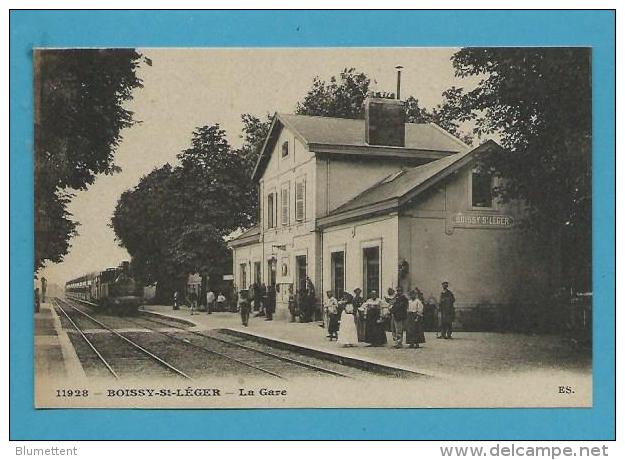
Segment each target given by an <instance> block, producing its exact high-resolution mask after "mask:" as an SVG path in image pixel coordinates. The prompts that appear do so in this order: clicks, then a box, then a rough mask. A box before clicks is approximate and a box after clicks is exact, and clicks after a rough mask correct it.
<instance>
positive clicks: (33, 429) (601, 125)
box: [10, 11, 615, 440]
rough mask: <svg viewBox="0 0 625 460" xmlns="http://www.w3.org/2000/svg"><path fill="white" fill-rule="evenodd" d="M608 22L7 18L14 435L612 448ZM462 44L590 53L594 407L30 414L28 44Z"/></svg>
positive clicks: (279, 14) (530, 14)
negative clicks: (587, 442) (589, 442)
mask: <svg viewBox="0 0 625 460" xmlns="http://www.w3.org/2000/svg"><path fill="white" fill-rule="evenodd" d="M614 20H615V14H614V13H613V12H612V11H564V12H563V11H541V12H539V11H513V12H504V11H456V12H447V11H410V12H409V11H399V12H398V11H382V12H381V11H362V12H348V11H338V12H294V11H256V12H233V11H226V12H206V11H205V12H198V11H149V12H146V11H129V12H122V11H30V12H29V11H13V12H12V13H11V16H10V25H11V29H10V38H11V45H10V47H11V48H10V49H11V54H10V77H11V92H10V110H11V112H10V113H11V115H10V118H11V130H10V133H11V139H10V175H11V184H10V190H11V196H10V230H11V241H10V255H11V260H10V273H11V280H10V287H11V297H10V299H11V300H10V302H11V304H10V312H11V320H10V328H11V337H10V345H11V352H10V371H11V372H10V383H11V395H10V402H11V417H10V436H11V439H13V440H28V439H249V438H254V439H335V438H340V439H346V438H348V439H349V438H352V439H612V438H614V436H615V412H614V410H615V409H614V395H615V393H614V391H615V387H614V372H615V368H614V366H615V359H614V358H615V349H614V344H615V340H614V339H615V337H614V331H615V317H614V313H615V310H614V308H615V298H614V289H615V278H614V269H615V266H614V262H615V259H614V254H615V253H614V241H615V240H614V237H615V227H614V222H615V215H614V203H615V202H614V199H615V195H614V192H615V188H614V180H615V170H614V163H615V137H614V136H615V131H614V129H615V122H614V120H615V105H614V95H615V80H614V66H615V61H614V59H615V41H614V39H615V28H614ZM471 45H473V46H519V45H521V46H592V47H593V76H592V81H593V197H594V200H593V229H594V231H593V245H594V246H593V247H594V254H593V255H594V257H593V276H594V289H593V292H594V337H595V339H594V349H593V359H594V387H593V394H594V407H593V408H592V409H495V410H489V409H446V410H445V409H440V410H439V409H357V410H354V409H352V410H344V409H343V410H338V409H323V410H321V409H297V410H291V409H288V410H284V409H282V410H230V411H228V410H189V411H185V410H169V411H166V412H165V411H162V410H81V409H73V410H35V409H34V408H33V346H32V342H33V340H32V337H33V335H32V329H33V317H32V277H33V274H32V260H33V236H32V235H33V209H32V204H31V203H32V200H33V196H32V193H33V183H32V182H33V171H32V164H33V149H32V144H33V115H32V67H31V66H32V64H31V50H32V48H33V47H38V46H42V47H45V46H53V47H76V46H79V47H98V46H106V47H156V46H176V47H181V46H196V47H202V46H204V47H211V46H215V47H217V46H230V47H235V46H236V47H254V46H255V47H260V46H282V47H284V46H299V47H310V46H471Z"/></svg>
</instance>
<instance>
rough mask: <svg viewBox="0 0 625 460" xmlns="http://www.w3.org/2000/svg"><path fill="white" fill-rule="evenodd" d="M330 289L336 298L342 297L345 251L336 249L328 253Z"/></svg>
mask: <svg viewBox="0 0 625 460" xmlns="http://www.w3.org/2000/svg"><path fill="white" fill-rule="evenodd" d="M330 265H331V272H332V273H331V289H332V293H333V294H334V296H335V297H336V298H337V299H340V298H341V297H343V292H344V291H345V252H344V251H337V252H333V253H332V254H331V255H330Z"/></svg>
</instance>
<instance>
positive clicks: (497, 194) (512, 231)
mask: <svg viewBox="0 0 625 460" xmlns="http://www.w3.org/2000/svg"><path fill="white" fill-rule="evenodd" d="M591 54H592V53H591V48H571V47H569V48H567V47H551V48H533V47H524V48H514V47H508V48H497V47H492V48H488V47H486V48H470V47H468V48H463V47H459V48H273V49H272V48H136V49H135V48H124V49H108V48H107V49H104V48H103V49H91V48H88V49H72V48H62V49H59V48H37V49H35V50H34V58H33V64H34V82H33V88H34V104H35V105H34V114H35V117H34V120H33V121H34V124H35V139H34V141H35V142H34V145H35V190H34V192H35V228H34V232H35V267H34V292H35V305H34V309H35V328H34V329H35V333H34V337H33V340H34V350H35V353H34V356H35V362H34V363H33V365H34V369H35V389H34V395H33V398H34V402H35V406H36V407H37V408H84V407H90V408H103V407H106V408H135V407H141V408H282V407H284V408H471V407H487V408H516V407H527V408H530V407H541V408H542V407H592V406H593V397H592V394H593V391H592V390H593V385H592V371H593V363H592V348H593V346H592V344H593V342H592V334H591V330H592V327H591V326H592V305H593V293H592V283H591V269H592V264H591V259H592V250H591V235H592V222H591V215H592V212H591V210H592V194H591V188H592V187H591V184H592V175H591V157H592V151H591V139H592V131H591V117H592V108H591V102H592V97H591V94H592V93H591Z"/></svg>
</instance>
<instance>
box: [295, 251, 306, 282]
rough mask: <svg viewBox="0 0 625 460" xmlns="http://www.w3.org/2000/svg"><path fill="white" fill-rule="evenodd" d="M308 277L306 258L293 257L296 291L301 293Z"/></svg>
mask: <svg viewBox="0 0 625 460" xmlns="http://www.w3.org/2000/svg"><path fill="white" fill-rule="evenodd" d="M307 275H308V260H307V259H306V256H295V276H296V289H297V290H298V291H302V290H304V289H305V288H306V276H307Z"/></svg>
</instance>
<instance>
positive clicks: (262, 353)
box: [142, 318, 353, 378]
mask: <svg viewBox="0 0 625 460" xmlns="http://www.w3.org/2000/svg"><path fill="white" fill-rule="evenodd" d="M142 319H143V320H145V321H149V322H152V323H155V324H159V325H166V326H168V327H173V328H175V329H179V330H181V331H184V333H185V334H189V335H191V336H193V337H197V338H200V340H202V341H206V342H208V343H213V344H218V345H221V348H224V346H225V347H227V348H229V349H230V350H232V351H230V355H229V356H228V357H229V358H230V359H232V360H235V361H238V362H241V363H243V364H245V365H249V366H253V367H255V368H257V369H261V365H259V364H251V363H250V362H249V361H243V360H242V358H241V356H242V355H243V356H245V354H246V353H247V355H250V354H251V356H250V357H252V358H255V359H256V360H257V361H256V362H257V363H258V362H259V361H258V358H259V357H260V359H261V361H262V359H263V358H269V360H277V361H280V362H283V363H287V364H290V365H294V366H297V367H300V368H304V369H307V370H312V371H314V372H316V373H319V374H325V375H332V376H335V377H343V378H353V377H352V376H350V375H347V374H345V373H343V372H339V371H336V370H334V369H329V368H327V367H325V366H321V365H319V364H313V363H311V362H307V361H304V360H302V359H297V358H295V357H293V355H294V353H288V352H287V353H276V352H273V351H269V350H263V349H260V348H258V347H254V346H251V345H246V344H245V343H241V342H243V341H242V340H236V339H235V340H233V339H231V338H226V336H223V335H221V336H216V335H214V334H213V335H206V334H203V333H201V332H198V331H192V330H188V329H186V328H184V327H182V326H178V325H171V324H169V323H166V322H162V321H160V320H156V319H154V318H142ZM155 331H156V330H155ZM156 332H159V333H161V334H164V335H167V336H168V337H170V338H171V339H172V340H181V339H179V338H177V337H175V336H171V335H170V334H168V333H166V332H162V331H156ZM182 340H185V341H186V343H189V344H191V345H193V346H198V347H199V348H200V349H203V350H206V351H208V352H210V353H218V354H221V352H219V351H215V349H214V348H213V349H211V348H210V347H207V346H200V345H196V344H193V343H192V342H190V341H188V340H187V339H182ZM239 350H241V351H243V353H238V354H237V353H236V351H239ZM237 355H238V357H237ZM289 355H291V356H289ZM243 359H244V358H243ZM262 369H263V372H265V373H267V374H270V375H274V376H275V377H279V378H284V376H283V375H279V374H278V373H276V372H274V371H272V370H270V366H267V365H265V366H263V367H262Z"/></svg>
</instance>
